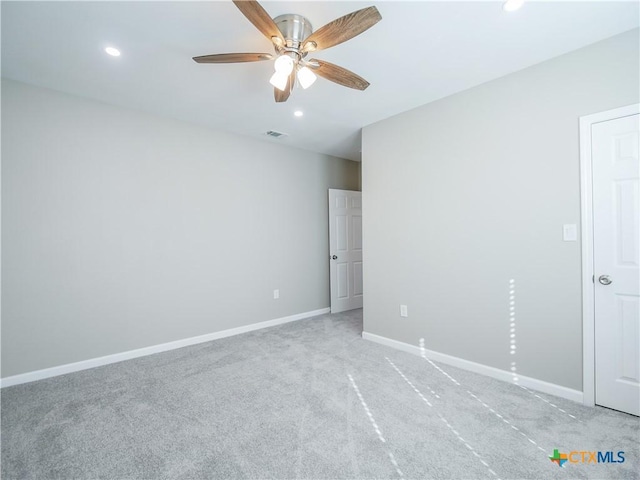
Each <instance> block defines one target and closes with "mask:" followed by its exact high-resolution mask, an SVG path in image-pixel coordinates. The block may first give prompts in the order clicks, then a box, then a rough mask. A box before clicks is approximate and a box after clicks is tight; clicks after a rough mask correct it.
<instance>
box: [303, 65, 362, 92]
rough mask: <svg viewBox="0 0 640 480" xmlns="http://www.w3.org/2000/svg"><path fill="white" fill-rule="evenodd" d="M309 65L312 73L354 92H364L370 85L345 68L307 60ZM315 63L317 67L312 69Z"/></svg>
mask: <svg viewBox="0 0 640 480" xmlns="http://www.w3.org/2000/svg"><path fill="white" fill-rule="evenodd" d="M309 63H310V64H311V65H310V66H311V68H312V70H313V72H314V73H315V74H317V75H320V76H321V77H323V78H326V79H327V80H331V81H332V82H335V83H338V84H340V85H342V86H345V87H349V88H355V89H356V90H366V88H367V87H368V86H369V85H370V84H369V82H367V81H366V80H365V79H364V78H362V77H361V76H360V75H356V74H355V73H353V72H351V71H349V70H347V69H346V68H342V67H339V66H338V65H334V64H333V63H329V62H325V61H323V60H317V59H315V58H314V59H311V60H309ZM314 63H316V64H318V65H319V66H317V67H314V66H313V64H314Z"/></svg>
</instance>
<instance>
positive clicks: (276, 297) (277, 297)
mask: <svg viewBox="0 0 640 480" xmlns="http://www.w3.org/2000/svg"><path fill="white" fill-rule="evenodd" d="M279 298H280V290H274V291H273V299H274V300H277V299H279Z"/></svg>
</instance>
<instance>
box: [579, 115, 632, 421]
mask: <svg viewBox="0 0 640 480" xmlns="http://www.w3.org/2000/svg"><path fill="white" fill-rule="evenodd" d="M639 118H640V106H639V105H632V106H629V107H623V108H618V109H615V110H610V111H607V112H602V113H597V114H594V115H588V116H586V117H582V118H581V119H580V138H581V145H580V170H581V181H582V185H581V186H582V192H581V207H582V274H583V284H582V292H583V295H582V297H583V392H584V403H585V404H586V405H601V406H604V407H608V408H613V409H615V410H620V411H623V412H627V413H630V414H633V415H640V269H639V266H640V237H639V233H638V227H639V225H638V224H639V223H640V222H639V218H640V208H639V204H638V201H639V199H640V194H639V191H638V189H639V185H638V178H639V171H640V163H639V150H640V127H639V124H640V122H639Z"/></svg>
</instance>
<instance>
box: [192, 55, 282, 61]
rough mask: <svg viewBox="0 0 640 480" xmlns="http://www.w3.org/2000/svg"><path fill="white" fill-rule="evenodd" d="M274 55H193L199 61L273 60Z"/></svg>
mask: <svg viewBox="0 0 640 480" xmlns="http://www.w3.org/2000/svg"><path fill="white" fill-rule="evenodd" d="M272 58H273V55H271V54H269V53H218V54H216V55H202V56H200V57H193V60H194V61H196V62H197V63H241V62H259V61H261V60H271V59H272Z"/></svg>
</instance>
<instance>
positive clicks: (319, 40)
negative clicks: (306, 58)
mask: <svg viewBox="0 0 640 480" xmlns="http://www.w3.org/2000/svg"><path fill="white" fill-rule="evenodd" d="M380 20H382V15H380V12H378V9H377V8H376V7H367V8H363V9H362V10H356V11H355V12H351V13H349V14H347V15H345V16H344V17H340V18H338V19H337V20H334V21H333V22H329V23H327V24H326V25H325V26H324V27H322V28H320V29H318V30H316V31H315V32H313V33H312V34H311V35H309V37H308V38H307V39H306V40H305V43H304V45H303V47H302V51H304V52H313V51H316V50H323V49H325V48H329V47H333V46H334V45H338V44H340V43H342V42H346V41H347V40H349V39H351V38H353V37H355V36H356V35H360V34H361V33H362V32H364V31H365V30H368V29H369V28H371V27H373V26H374V25H375V24H376V23H378V22H379V21H380Z"/></svg>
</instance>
